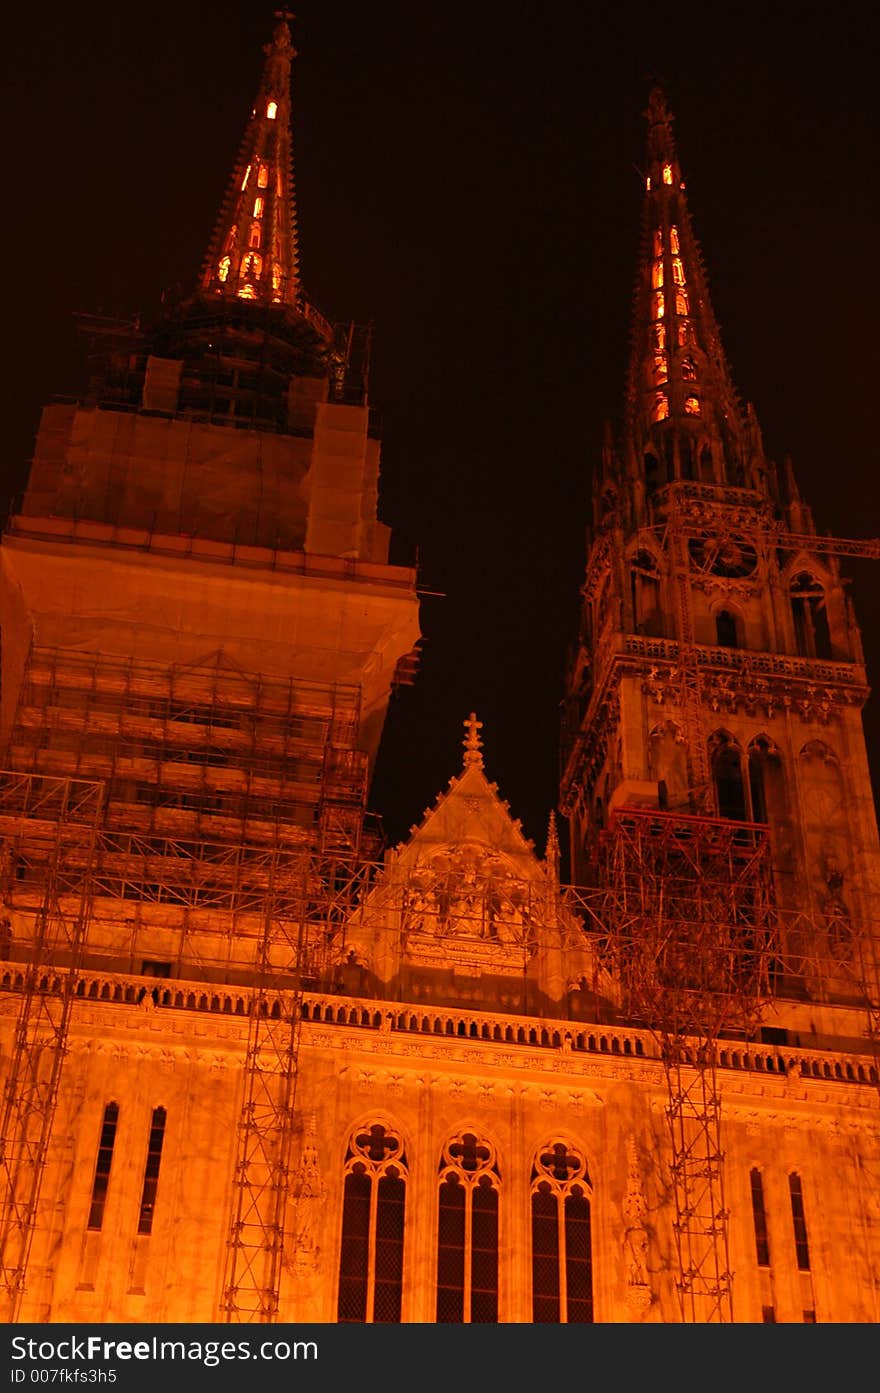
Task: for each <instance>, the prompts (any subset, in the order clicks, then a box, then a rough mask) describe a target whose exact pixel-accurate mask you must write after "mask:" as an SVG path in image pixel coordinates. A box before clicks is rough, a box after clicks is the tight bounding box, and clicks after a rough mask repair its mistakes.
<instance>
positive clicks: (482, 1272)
mask: <svg viewBox="0 0 880 1393" xmlns="http://www.w3.org/2000/svg"><path fill="white" fill-rule="evenodd" d="M498 1189H499V1180H498V1167H497V1164H496V1161H495V1148H494V1147H493V1145H492V1143H491V1142H488V1141H486V1140H485V1139H484V1138H481V1137H478V1136H477V1135H476V1133H474V1132H460V1133H459V1134H458V1136H456V1137H453V1138H452V1140H451V1141H450V1142H448V1143H447V1145H446V1146H445V1147H444V1148H443V1158H442V1160H441V1163H440V1184H439V1192H438V1201H439V1224H438V1230H437V1320H438V1322H439V1323H446V1324H456V1323H459V1322H460V1323H463V1324H465V1325H467V1324H473V1325H476V1324H483V1325H491V1324H495V1322H497V1320H498Z"/></svg>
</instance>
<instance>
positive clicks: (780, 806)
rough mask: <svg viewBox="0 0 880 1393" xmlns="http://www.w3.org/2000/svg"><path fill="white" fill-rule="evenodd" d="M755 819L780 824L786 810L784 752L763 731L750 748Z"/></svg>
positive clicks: (750, 781)
mask: <svg viewBox="0 0 880 1393" xmlns="http://www.w3.org/2000/svg"><path fill="white" fill-rule="evenodd" d="M746 758H747V761H748V771H749V802H750V805H751V820H752V822H763V823H773V824H774V825H778V824H779V822H780V821H781V819H782V817H783V816H784V814H785V790H784V782H783V772H782V756H781V752H780V749H779V746H778V745H777V744H776V741H775V740H773V739H772V738H771V737H770V736H769V735H767V734H765V733H763V732H762V733H761V734H760V735H756V736H755V737H754V738H753V739H752V740H750V741H749V744H748V748H747V750H746Z"/></svg>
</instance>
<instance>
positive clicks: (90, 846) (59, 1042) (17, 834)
mask: <svg viewBox="0 0 880 1393" xmlns="http://www.w3.org/2000/svg"><path fill="white" fill-rule="evenodd" d="M102 803H103V785H102V784H100V783H89V782H86V781H84V780H78V779H52V778H43V777H40V776H38V775H22V774H17V773H9V772H6V771H3V772H2V773H0V835H2V839H3V854H2V855H3V861H2V882H3V883H2V893H3V899H4V901H5V902H6V903H7V905H9V904H10V902H11V901H12V899H13V896H12V894H11V890H12V886H13V885H14V882H15V878H16V874H17V872H18V871H20V870H21V868H22V867H28V866H32V865H33V864H35V863H36V864H39V865H40V868H41V880H42V883H41V894H40V898H39V902H38V904H37V906H36V908H35V911H34V912H33V914H32V915H31V916H28V918H29V921H30V928H29V937H28V940H27V941H26V942H25V943H24V944H23V945H22V947H21V948H20V949H19V946H18V944H16V945H15V952H16V953H19V952H21V953H22V955H23V958H24V963H25V969H24V974H23V976H24V985H23V988H22V992H21V999H20V1002H19V1010H18V1017H17V1020H16V1025H15V1034H14V1042H13V1047H12V1057H11V1059H10V1063H9V1070H8V1073H7V1077H6V1084H5V1088H4V1093H3V1111H2V1120H0V1180H2V1185H3V1190H2V1197H0V1289H2V1294H3V1300H4V1302H5V1306H6V1319H7V1321H9V1322H14V1321H16V1320H17V1319H18V1316H19V1312H20V1309H21V1302H22V1298H23V1296H24V1294H25V1288H26V1283H27V1279H28V1264H29V1259H30V1253H31V1245H32V1242H33V1238H34V1231H35V1227H36V1220H37V1211H38V1206H39V1201H40V1188H41V1184H42V1179H43V1174H44V1169H45V1164H46V1157H47V1153H48V1149H49V1143H50V1139H51V1136H52V1126H53V1122H54V1117H55V1108H56V1104H57V1101H58V1091H59V1086H60V1082H61V1073H62V1068H63V1064H64V1059H65V1055H66V1052H67V1039H68V1031H69V1027H70V1016H71V1009H72V1005H73V1000H74V996H75V993H76V985H77V977H78V972H79V968H80V963H81V959H82V952H83V947H84V943H85V937H86V931H87V926H88V920H89V913H90V909H91V871H92V865H93V861H94V854H95V843H96V837H97V831H98V821H99V818H100V815H101V810H102Z"/></svg>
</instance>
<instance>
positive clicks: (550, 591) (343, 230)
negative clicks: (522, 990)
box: [0, 0, 880, 849]
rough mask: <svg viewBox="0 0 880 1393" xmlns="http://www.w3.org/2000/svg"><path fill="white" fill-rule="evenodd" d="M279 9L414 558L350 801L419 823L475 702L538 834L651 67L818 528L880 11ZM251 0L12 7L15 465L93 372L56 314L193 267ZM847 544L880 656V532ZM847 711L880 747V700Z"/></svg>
mask: <svg viewBox="0 0 880 1393" xmlns="http://www.w3.org/2000/svg"><path fill="white" fill-rule="evenodd" d="M295 9H296V19H295V22H294V25H293V36H294V43H295V46H296V48H297V49H298V52H299V57H298V59H297V60H296V62H295V64H294V75H293V108H294V144H295V165H296V183H297V201H298V207H299V228H300V245H301V251H302V269H303V282H304V286H305V289H306V292H307V294H308V296H309V298H311V299H312V300H313V301H314V302H315V303H316V304H317V305H318V306H319V307H320V308H321V309H322V310H323V312H324V313H325V314H327V315H328V316H329V317H331V318H333V319H340V320H354V321H355V322H357V323H361V324H362V323H367V322H372V323H373V325H374V352H373V372H372V378H371V400H372V401H373V402H374V403H375V404H376V405H377V406H378V407H379V409H380V411H381V414H382V421H383V431H382V433H383V442H384V443H383V455H382V459H383V468H382V483H381V496H380V512H381V516H382V518H383V520H384V521H385V522H387V523H389V524H390V525H391V526H392V527H393V529H394V543H393V550H392V560H395V561H399V562H403V563H408V564H411V563H412V562H413V561H414V560H415V558H416V557H418V564H419V584H420V587H421V588H422V589H423V591H424V592H426V593H425V594H424V597H423V600H422V628H423V631H424V635H425V642H424V646H423V658H422V663H421V669H420V672H419V675H418V678H417V680H416V684H415V686H414V687H412V688H407V689H403V690H402V691H401V692H400V693H399V694H398V695H397V696H395V698H394V699H393V701H392V705H391V709H390V712H389V718H388V722H387V725H386V735H385V740H384V745H383V750H382V754H381V755H380V761H379V766H378V769H377V773H376V778H375V781H374V785H373V790H372V795H371V805H372V807H373V808H374V809H375V810H376V811H378V812H380V813H381V814H382V815H383V817H384V820H385V826H386V830H387V832H388V834H389V836H390V837H391V839H392V840H393V841H396V840H398V839H400V838H401V837H402V836H404V835H406V833H407V830H408V828H409V826H410V825H411V824H412V823H414V822H417V821H419V820H420V818H421V815H422V812H423V810H424V809H425V807H427V806H428V805H429V804H431V803H433V801H434V799H435V797H436V795H437V793H438V792H440V791H441V790H442V789H443V788H445V786H446V784H447V782H448V780H449V778H450V777H451V776H452V775H453V774H455V773H457V772H458V770H459V769H460V766H461V740H462V737H463V730H462V724H461V723H462V721H463V719H464V718H465V716H466V715H467V714H468V712H469V711H470V710H471V709H475V710H476V712H477V714H478V715H479V717H480V718H481V719H482V721H483V722H484V727H483V737H484V740H485V756H486V765H487V769H488V772H489V775H490V777H491V778H492V779H495V780H497V781H498V783H499V786H500V790H501V793H502V795H503V796H504V797H505V798H506V799H508V800H509V802H510V805H511V810H512V812H513V814H514V815H515V816H517V817H519V818H521V819H522V822H523V826H524V830H525V832H526V834H527V835H528V836H530V837H533V838H534V839H535V840H536V841H537V843H538V846H539V849H543V844H544V837H545V832H546V826H547V817H548V812H549V810H550V808H551V807H552V806H553V804H554V801H555V792H556V781H557V758H558V757H557V735H558V724H559V703H560V699H561V696H562V674H563V668H564V657H565V650H566V646H567V644H568V642H569V640H570V638H571V637H572V635H573V633H574V631H575V626H576V622H577V611H578V588H579V585H580V583H581V580H582V576H583V567H584V557H585V553H584V525H585V522H586V519H587V514H588V505H589V498H590V476H591V470H592V468H593V466H594V463H595V461H596V460H597V457H598V450H599V444H600V441H601V436H602V427H603V421H604V419H605V418H606V417H610V418H612V419H613V418H615V417H616V416H617V413H618V411H619V408H620V405H621V400H622V394H623V381H624V372H625V364H626V354H627V343H628V335H629V311H630V302H631V292H632V285H633V276H634V269H635V255H636V246H637V238H638V227H639V216H640V204H641V180H640V175H639V168H640V165H641V162H642V158H643V148H644V126H643V117H642V113H643V111H644V107H645V105H646V100H647V93H648V89H649V85H650V82H651V80H652V79H654V78H660V79H661V80H662V81H663V82H664V84H665V85H666V89H667V94H668V98H669V102H670V105H671V107H672V110H673V111H674V113H675V114H676V118H677V121H676V131H677V136H678V145H679V154H680V157H681V161H682V166H683V169H684V174H685V178H686V180H687V186H688V194H689V198H690V206H691V211H692V215H693V218H694V221H695V226H696V230H697V235H698V236H699V238H700V241H701V243H702V246H703V250H704V254H705V258H706V263H707V268H708V273H709V285H710V291H711V294H712V299H713V303H714V306H715V310H716V314H717V316H718V319H719V322H720V325H721V330H722V337H723V341H724V344H725V348H726V350H727V353H728V356H729V359H730V361H731V365H732V369H733V376H734V380H735V382H736V383H737V385H738V387H739V389H740V391H741V393H742V396H743V399H744V400H749V401H752V402H753V403H754V405H755V409H756V411H757V414H758V419H759V421H760V423H761V426H762V428H763V432H764V441H765V445H766V447H767V450H768V452H769V453H770V455H771V456H772V457H773V458H775V459H777V460H778V461H781V459H782V457H783V456H784V455H785V454H787V453H790V454H791V456H792V459H793V462H794V466H795V471H796V474H797V477H798V480H799V482H800V485H801V488H802V491H803V492H804V494H805V495H806V497H807V499H808V501H809V502H810V503H811V504H812V505H813V508H814V514H815V519H816V523H817V527H818V528H819V530H820V531H828V532H831V533H833V534H835V535H839V536H844V537H863V536H877V535H880V508H878V492H880V490H878V483H877V476H878V451H877V445H876V429H875V419H874V417H875V411H876V405H875V403H876V398H877V382H878V378H880V360H878V359H880V355H878V340H877V327H876V326H877V325H878V323H880V303H878V273H877V268H876V261H877V250H878V239H877V214H878V198H877V185H878V178H877V173H878V171H877V146H878V139H877V137H878V134H880V120H878V114H877V113H878V108H877V100H876V96H875V95H874V93H875V88H876V53H877V49H878V43H877V40H878V27H880V26H878V21H877V19H876V17H875V13H874V12H870V11H869V10H868V7H866V6H863V5H856V6H846V5H844V6H841V5H837V6H835V7H834V8H833V9H832V8H831V7H827V6H812V5H804V4H797V5H794V4H785V5H770V6H769V7H768V6H766V5H753V6H742V7H737V6H730V7H725V6H718V5H714V4H713V5H711V6H695V5H685V4H672V5H669V6H666V7H663V6H660V5H656V4H653V5H650V6H645V7H640V6H638V5H633V4H626V3H623V4H617V5H608V6H602V5H593V6H589V5H586V4H575V3H571V0H555V3H548V4H546V5H538V4H517V3H508V4H505V5H503V6H502V5H501V4H498V3H492V4H487V5H484V4H479V3H477V4H472V5H454V4H453V5H451V6H450V5H446V6H437V5H429V4H419V3H415V4H401V3H381V0H379V2H378V3H374V4H370V5H357V6H354V5H350V4H348V3H340V4H333V5H331V4H327V3H326V0H302V3H301V4H299V5H298V6H295ZM272 10H273V7H272V6H271V5H265V6H263V5H261V4H260V5H258V4H254V3H245V2H244V0H242V3H240V4H238V5H230V4H226V5H222V6H220V7H219V8H218V7H217V6H208V5H204V4H198V5H194V4H188V3H183V4H173V5H172V4H168V3H154V4H150V5H144V6H119V5H117V4H114V5H112V6H111V5H109V4H103V3H102V4H88V3H86V4H84V5H79V6H77V5H64V6H62V5H60V4H57V3H54V2H53V0H50V3H48V4H44V5H41V6H40V7H39V8H38V9H35V10H33V11H30V12H25V13H24V14H22V13H21V12H18V13H13V15H12V16H11V17H9V16H7V17H6V18H5V19H4V28H5V34H4V44H5V54H4V56H5V60H6V64H7V68H8V71H7V72H6V74H5V81H4V83H3V93H2V102H3V110H2V123H0V129H2V135H3V144H4V156H5V157H4V162H3V163H4V169H5V176H6V177H5V199H4V205H5V206H4V212H3V236H2V253H3V267H4V274H3V288H4V299H5V305H4V310H5V315H4V318H5V355H4V356H5V360H6V367H5V371H4V384H5V388H6V393H5V396H6V401H5V405H4V413H3V419H4V427H5V448H4V456H3V468H4V473H3V485H2V487H3V491H4V494H5V495H6V496H7V497H11V496H12V495H14V493H15V492H16V491H18V490H19V489H21V488H22V486H23V483H24V479H25V476H26V471H27V465H28V461H29V458H30V455H31V452H32V448H33V440H34V435H35V432H36V428H37V424H38V418H39V411H40V408H41V405H42V404H43V403H44V402H46V401H48V400H50V399H51V397H52V396H53V395H54V394H66V393H75V392H76V391H77V390H78V389H79V388H80V387H81V386H82V372H81V364H80V360H79V358H78V355H77V352H76V349H75V346H74V332H73V315H74V313H75V312H76V311H78V310H89V311H97V310H102V311H104V312H105V313H115V312H121V313H133V312H137V311H142V312H144V313H149V312H150V311H152V310H153V309H154V307H155V305H156V304H157V302H158V299H159V296H160V294H161V292H162V291H163V289H165V288H166V287H170V286H172V285H174V284H180V285H182V286H184V287H185V288H188V287H189V286H190V285H192V284H193V283H194V280H195V277H196V275H197V272H198V269H199V266H200V264H201V259H202V256H203V253H204V250H205V247H206V245H207V242H208V239H209V237H210V234H211V231H212V228H213V224H214V220H215V217H216V214H217V210H218V208H219V205H220V201H221V198H222V195H223V192H224V190H225V186H226V181H227V178H228V175H229V171H230V168H231V165H232V161H233V158H234V155H235V153H236V151H237V149H238V144H239V141H240V137H241V133H242V130H243V126H244V123H245V121H246V119H247V116H248V113H249V111H250V108H251V105H252V102H253V98H254V95H255V93H256V88H257V83H258V78H259V73H260V68H261V63H262V53H261V46H262V44H263V43H264V42H265V41H266V40H267V39H268V37H269V35H270V33H271V29H272V23H273V21H272ZM845 572H846V574H847V575H849V576H851V577H852V578H853V593H854V596H855V601H856V609H857V614H858V616H859V618H860V620H861V623H862V627H863V633H864V638H865V646H866V650H867V657H868V663H869V672H876V671H878V669H880V599H878V595H880V563H878V562H870V561H861V562H855V561H847V562H846V563H845ZM428 592H430V593H428ZM866 724H867V727H868V731H869V741H870V746H871V750H872V757H873V763H874V765H875V767H876V768H878V769H880V715H878V710H877V700H876V699H872V701H871V702H870V703H869V706H868V711H867V717H866Z"/></svg>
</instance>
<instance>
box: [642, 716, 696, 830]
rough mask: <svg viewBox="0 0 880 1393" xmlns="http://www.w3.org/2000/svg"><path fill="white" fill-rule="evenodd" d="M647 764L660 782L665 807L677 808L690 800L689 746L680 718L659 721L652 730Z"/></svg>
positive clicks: (652, 775) (661, 798) (660, 794)
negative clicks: (678, 719)
mask: <svg viewBox="0 0 880 1393" xmlns="http://www.w3.org/2000/svg"><path fill="white" fill-rule="evenodd" d="M648 768H649V772H650V777H651V779H652V780H653V781H655V782H656V784H657V786H658V796H659V800H660V806H661V807H662V808H677V807H681V806H683V805H685V804H686V803H687V790H688V772H687V746H686V742H685V738H684V732H683V730H682V728H681V726H680V725H679V724H678V722H677V721H673V720H669V719H667V720H664V721H658V723H657V724H656V725H655V726H654V727H653V728H652V730H651V731H650V732H649V735H648Z"/></svg>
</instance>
